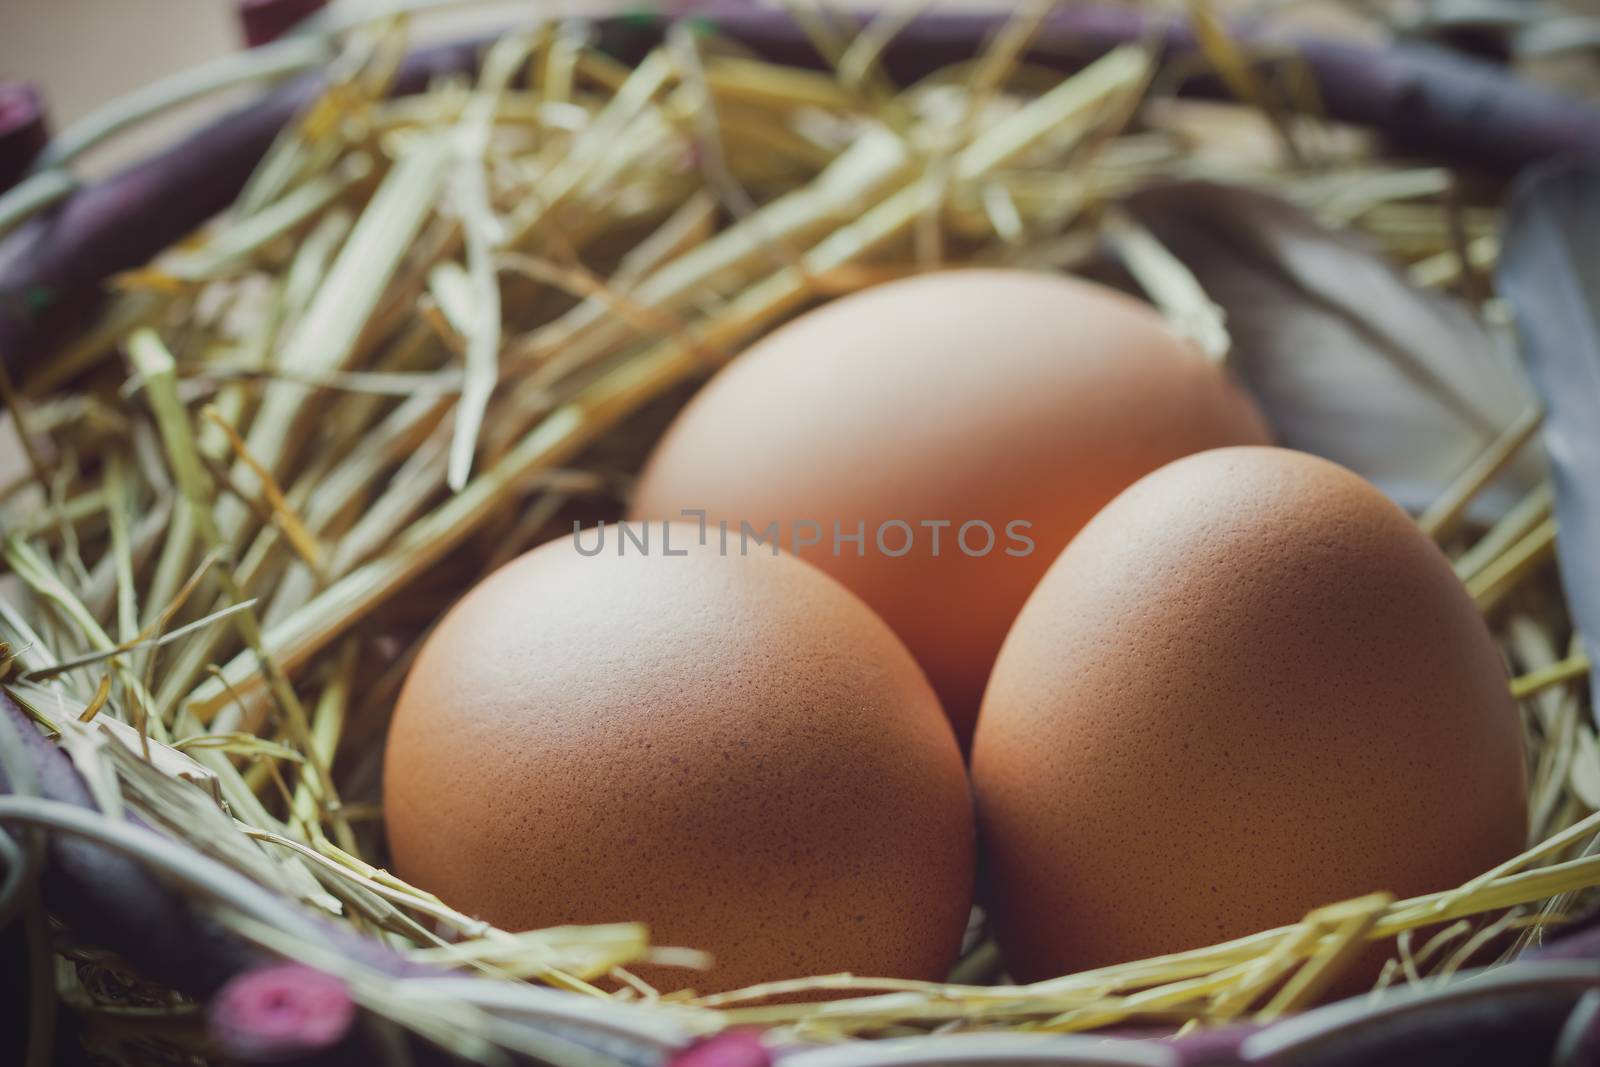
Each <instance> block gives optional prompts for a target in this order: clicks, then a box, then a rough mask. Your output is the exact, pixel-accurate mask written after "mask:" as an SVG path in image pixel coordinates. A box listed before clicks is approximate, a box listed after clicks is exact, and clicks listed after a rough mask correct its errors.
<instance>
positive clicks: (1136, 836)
mask: <svg viewBox="0 0 1600 1067" xmlns="http://www.w3.org/2000/svg"><path fill="white" fill-rule="evenodd" d="M972 773H973V780H974V788H975V791H976V795H977V801H978V808H979V826H980V837H981V839H982V841H983V849H984V863H983V866H984V870H985V873H984V876H983V877H984V883H985V894H986V897H987V900H988V902H989V904H990V908H991V912H992V918H993V921H994V927H995V931H996V934H997V938H998V941H999V944H1000V946H1001V948H1002V951H1003V954H1004V956H1005V959H1006V962H1007V964H1008V966H1009V968H1010V969H1011V971H1012V973H1013V974H1014V975H1015V976H1016V977H1017V978H1018V979H1021V980H1035V979H1043V978H1047V977H1051V976H1054V975H1058V974H1064V973H1068V972H1073V971H1078V970H1082V969H1085V968H1092V967H1098V966H1102V965H1106V964H1111V963H1116V962H1120V961H1124V960H1131V959H1139V958H1143V957H1146V956H1152V955H1157V954H1160V953H1167V952H1175V951H1179V950H1183V949H1189V948H1195V947H1199V946H1202V945H1207V944H1211V943H1213V942H1217V941H1223V940H1226V939H1229V938H1233V937H1239V936H1242V935H1245V934H1248V933H1251V932H1253V931H1256V930H1261V929H1265V928H1268V927H1273V926H1278V925H1281V924H1284V923H1290V922H1294V921H1297V920H1298V919H1300V918H1301V917H1302V916H1303V915H1304V914H1305V913H1306V912H1307V911H1309V910H1310V909H1312V908H1315V907H1318V906H1320V905H1323V904H1328V903H1331V902H1334V901H1338V900H1341V899H1345V898H1349V897H1354V896H1359V895H1362V894H1365V893H1370V892H1373V891H1377V890H1388V891H1390V892H1392V893H1394V894H1395V895H1396V896H1398V897H1400V898H1405V897H1409V896H1413V895H1417V894H1421V893H1427V892H1432V891H1436V890H1442V889H1447V888H1450V887H1453V886H1455V885H1458V884H1460V883H1461V882H1464V881H1466V880H1467V879H1469V878H1471V877H1473V876H1475V875H1477V874H1480V873H1482V872H1483V871H1485V870H1487V869H1488V868H1489V867H1491V866H1493V865H1494V864H1496V863H1499V862H1500V861H1502V860H1504V859H1506V858H1508V857H1510V856H1512V855H1514V854H1516V853H1517V852H1518V851H1519V850H1520V849H1521V848H1522V847H1523V838H1524V834H1525V832H1526V829H1525V828H1526V823H1527V812H1526V798H1525V790H1526V782H1525V778H1524V775H1525V770H1524V766H1523V750H1522V735H1521V728H1520V724H1519V721H1518V717H1517V714H1516V709H1515V707H1514V706H1513V704H1512V701H1511V699H1510V696H1509V694H1508V691H1507V685H1506V677H1505V673H1504V669H1503V667H1502V664H1501V660H1500V656H1499V654H1498V652H1497V650H1496V648H1495V646H1494V644H1493V642H1492V640H1491V638H1490V636H1489V633H1488V630H1487V629H1486V627H1485V625H1484V623H1483V620H1482V619H1481V618H1480V616H1479V614H1478V612H1477V610H1476V608H1475V607H1474V605H1473V603H1472V601H1471V599H1470V598H1469V597H1468V596H1467V594H1466V593H1465V591H1464V590H1463V589H1462V587H1461V584H1460V582H1459V581H1457V579H1456V577H1455V575H1454V573H1453V572H1452V570H1451V568H1450V565H1449V563H1448V562H1447V561H1446V559H1445V557H1444V556H1443V554H1441V553H1440V551H1439V550H1438V548H1437V547H1435V546H1434V544H1433V543H1432V542H1431V541H1430V540H1429V539H1428V538H1427V537H1426V536H1424V535H1423V534H1422V533H1421V531H1420V530H1419V529H1418V528H1417V526H1416V525H1415V524H1414V523H1413V522H1412V521H1411V520H1410V519H1409V518H1408V517H1407V516H1406V515H1405V514H1404V513H1403V512H1402V511H1401V510H1400V509H1399V508H1398V507H1396V506H1395V505H1394V504H1393V503H1391V502H1390V501H1389V500H1388V499H1387V498H1386V497H1384V496H1383V495H1382V494H1381V493H1380V492H1379V491H1378V490H1377V489H1375V488H1373V487H1372V486H1371V485H1370V484H1369V483H1367V482H1366V481H1364V480H1362V479H1361V478H1359V477H1357V476H1356V475H1354V474H1352V473H1350V472H1349V471H1347V470H1345V469H1344V468H1342V467H1339V466H1337V465H1335V464H1333V463H1329V462H1327V461H1325V460H1321V459H1317V458H1314V457H1312V456H1308V455H1305V454H1302V453H1297V452H1290V451H1285V450H1281V449H1274V448H1228V449H1219V450H1216V451H1212V452H1206V453H1202V454H1200V455H1196V456H1192V457H1189V458H1187V459H1182V460H1179V461H1177V462H1175V463H1172V464H1170V465H1168V466H1166V467H1163V468H1162V469H1161V470H1159V471H1157V472H1155V473H1154V474H1151V475H1149V476H1148V477H1146V478H1144V479H1142V480H1141V481H1139V482H1138V483H1136V484H1135V485H1134V486H1132V487H1131V488H1130V489H1128V490H1127V491H1126V492H1124V493H1123V494H1121V495H1120V496H1119V497H1118V498H1117V499H1116V500H1114V501H1113V502H1112V503H1111V504H1110V505H1108V506H1107V507H1106V508H1105V510H1104V511H1102V512H1101V513H1100V514H1099V515H1098V516H1097V517H1096V518H1095V519H1094V520H1093V521H1092V522H1091V523H1089V525H1088V526H1086V527H1085V528H1084V530H1083V532H1082V533H1080V534H1079V535H1078V537H1077V538H1076V539H1075V540H1074V541H1073V542H1072V544H1071V545H1070V546H1069V547H1068V548H1067V550H1066V551H1065V552H1064V553H1062V555H1061V557H1060V559H1058V560H1057V561H1056V563H1055V564H1054V565H1053V566H1052V567H1051V568H1050V571H1049V573H1048V574H1046V575H1045V577H1044V579H1043V581H1041V582H1040V584H1039V587H1038V588H1037V589H1036V590H1035V591H1034V593H1033V595H1032V597H1031V598H1029V600H1028V603H1027V605H1026V606H1025V607H1024V608H1023V610H1022V612H1021V614H1020V615H1019V617H1018V618H1017V621H1016V625H1015V626H1014V627H1013V628H1012V630H1011V633H1010V635H1009V637H1008V638H1007V639H1006V643H1005V647H1004V649H1003V650H1002V652H1001V654H1000V657H999V660H998V662H997V663H996V666H995V671H994V677H993V679H992V681H991V682H990V685H989V690H988V692H987V694H986V695H985V698H984V704H983V710H982V714H981V715H980V718H979V722H978V730H977V735H976V738H975V742H974V747H973V753H972Z"/></svg>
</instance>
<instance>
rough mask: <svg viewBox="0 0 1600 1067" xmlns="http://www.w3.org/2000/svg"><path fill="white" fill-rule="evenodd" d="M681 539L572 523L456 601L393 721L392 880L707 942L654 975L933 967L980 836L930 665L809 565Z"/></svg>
mask: <svg viewBox="0 0 1600 1067" xmlns="http://www.w3.org/2000/svg"><path fill="white" fill-rule="evenodd" d="M636 529H637V528H636ZM696 534H697V531H696V530H695V529H694V528H693V527H689V526H680V527H674V528H673V530H672V539H673V540H672V544H671V546H670V547H671V549H672V551H673V552H678V551H680V550H684V549H687V550H688V555H686V556H667V555H665V554H664V547H665V546H664V545H663V544H662V541H661V538H662V527H661V526H660V524H651V526H650V528H649V536H650V537H651V538H652V540H651V549H652V551H651V554H650V555H648V556H645V555H641V554H639V553H638V552H637V551H636V550H635V549H634V548H633V546H632V543H631V542H630V543H629V548H628V552H627V554H626V555H623V556H620V557H619V556H618V555H617V531H616V530H615V529H614V528H607V530H606V536H607V540H606V542H605V550H604V552H602V553H601V554H600V555H597V556H593V557H585V556H582V555H580V554H579V553H578V552H577V550H576V548H575V545H574V542H573V540H572V539H571V538H563V539H561V540H559V541H555V542H552V543H550V544H547V545H545V546H543V547H541V548H538V549H536V550H534V551H532V552H530V553H528V554H527V555H524V556H522V557H520V558H519V559H517V560H515V561H514V562H512V563H510V564H508V565H506V566H505V567H504V568H502V569H501V570H499V571H497V572H495V573H494V574H493V575H492V576H490V577H489V578H488V579H487V580H485V581H484V582H483V583H482V584H480V585H479V586H478V587H476V588H475V589H473V590H472V591H471V592H470V593H469V594H468V595H467V596H466V597H465V598H464V599H463V600H462V601H461V602H460V603H459V604H458V605H457V606H456V607H455V608H454V609H452V610H451V611H450V612H449V614H448V615H446V617H445V618H444V619H443V621H442V622H441V623H440V624H439V627H438V628H437V630H436V631H435V632H434V633H433V634H432V635H431V636H430V637H429V639H428V640H427V643H426V644H425V645H424V647H423V649H422V651H421V653H420V654H419V656H418V658H417V662H416V664H415V665H414V666H413V667H412V670H411V673H410V675H409V676H408V678H407V680H406V684H405V687H404V690H403V692H402V693H401V696H400V701H399V705H398V707H397V709H396V711H395V718H394V724H393V727H392V729H391V731H390V735H389V747H388V752H387V757H386V764H385V790H384V807H385V814H386V817H387V822H388V833H389V841H390V844H391V847H392V850H393V854H394V862H395V866H396V869H397V870H398V872H399V873H400V874H401V875H402V876H403V877H405V878H407V879H409V880H412V881H414V882H415V883H416V884H418V885H420V886H421V887H423V888H424V889H427V890H429V891H431V892H434V893H437V894H438V895H439V896H441V897H442V898H443V899H444V900H445V901H447V902H448V903H449V904H451V905H452V906H454V907H456V908H458V909H461V910H463V911H465V912H467V913H468V914H472V915H477V916H481V917H483V918H484V919H487V920H489V921H490V922H492V923H494V924H496V925H498V926H500V927H503V928H506V929H510V930H524V929H531V928H536V927H544V926H551V925H557V924H563V923H599V922H620V921H634V920H642V921H645V922H647V923H649V924H650V928H651V933H652V937H653V939H654V942H655V943H656V944H661V945H679V946H688V947H692V948H698V949H703V950H706V951H709V952H711V953H713V954H714V955H715V958H716V965H715V969H714V970H712V971H710V972H709V973H707V972H698V971H686V970H669V969H658V968H648V967H647V968H644V970H643V973H644V974H645V975H646V976H647V977H648V979H649V980H650V981H652V982H654V983H656V984H657V985H658V986H659V987H661V988H663V989H668V990H670V989H676V988H680V987H685V986H689V987H693V988H695V989H698V990H701V991H715V990H725V989H730V988H735V987H740V986H744V985H747V984H751V983H754V982H760V981H768V980H774V979H779V978H789V977H798V976H802V975H809V974H818V973H830V972H835V971H853V972H855V973H858V974H866V975H890V976H898V977H905V978H922V979H937V978H942V977H943V976H944V974H945V972H946V970H947V969H948V968H949V966H950V964H951V963H952V961H953V960H954V957H955V953H956V952H957V950H958V948H959V943H960V940H961V936H962V933H963V929H964V927H965V923H966V919H967V915H968V911H969V908H970V906H971V900H972V878H973V871H972V868H973V827H972V812H971V804H970V797H969V791H968V787H967V782H966V778H965V775H964V773H963V768H962V763H961V757H960V753H959V750H958V748H957V746H956V742H955V738H954V736H953V735H952V733H951V731H950V728H949V726H948V725H947V723H946V722H945V720H944V717H943V715H942V714H941V712H940V709H939V705H938V702H937V700H936V698H935V697H934V694H933V691H932V690H931V689H930V687H929V685H928V683H927V680H926V679H925V678H924V676H923V674H922V672H921V671H920V669H919V668H918V667H917V664H916V662H915V661H914V660H913V659H912V658H911V655H910V654H909V653H908V652H907V651H906V650H905V648H904V646H903V645H901V643H900V642H899V641H898V640H897V639H896V638H895V636H894V634H893V633H892V632H891V631H890V630H889V628H888V626H886V625H885V624H884V623H883V621H882V620H881V619H879V618H878V617H877V616H876V615H874V614H873V613H872V611H871V610H870V609H868V608H867V607H866V606H865V605H864V604H862V603H861V601H860V600H858V599H857V598H856V597H855V596H853V595H852V594H851V593H850V592H848V591H847V590H846V589H844V587H842V586H841V585H839V584H838V583H837V582H835V581H833V580H832V579H831V578H828V577H827V576H826V575H824V574H822V573H821V572H820V571H818V570H816V569H815V568H814V567H812V566H811V565H809V564H807V563H804V562H802V561H800V560H797V559H795V558H793V557H790V556H787V555H782V556H777V557H774V556H770V555H766V554H765V553H758V554H752V555H750V556H746V557H741V556H739V555H737V554H734V555H731V556H722V555H719V554H718V552H717V550H716V546H715V542H714V541H713V542H712V543H711V544H710V545H709V546H708V547H704V548H702V547H700V546H699V545H698V544H697V538H696ZM595 536H596V534H595V532H594V531H592V530H591V531H587V532H586V533H585V534H584V535H583V538H584V541H583V543H584V544H585V545H586V546H588V547H591V548H592V547H593V544H594V539H595Z"/></svg>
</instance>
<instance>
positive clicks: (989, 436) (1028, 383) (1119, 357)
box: [632, 270, 1268, 744]
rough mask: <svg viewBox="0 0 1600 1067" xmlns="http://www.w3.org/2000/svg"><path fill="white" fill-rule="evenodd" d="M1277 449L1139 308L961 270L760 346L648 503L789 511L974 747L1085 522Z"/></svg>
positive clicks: (787, 538) (646, 480) (674, 451)
mask: <svg viewBox="0 0 1600 1067" xmlns="http://www.w3.org/2000/svg"><path fill="white" fill-rule="evenodd" d="M1267 440H1268V431H1267V428H1266V426H1265V424H1264V423H1263V421H1262V419H1261V417H1260V415H1259V414H1258V413H1257V412H1256V410H1255V407H1254V405H1253V404H1252V403H1251V402H1250V401H1249V400H1248V398H1247V397H1246V396H1245V395H1244V394H1243V393H1241V392H1240V391H1239V390H1237V389H1236V388H1235V387H1234V386H1233V385H1232V384H1231V383H1230V381H1229V380H1228V379H1227V377H1226V376H1225V375H1224V374H1223V373H1222V372H1221V371H1219V370H1218V369H1217V368H1216V367H1215V366H1214V365H1213V364H1211V363H1210V362H1208V361H1207V360H1205V359H1204V358H1202V357H1201V356H1200V355H1199V354H1198V353H1197V352H1195V351H1194V350H1193V349H1191V348H1190V347H1189V346H1188V345H1187V344H1185V343H1184V342H1182V341H1180V340H1179V339H1178V338H1177V337H1176V336H1175V335H1173V334H1172V333H1171V332H1170V331H1168V329H1167V328H1166V326H1165V324H1164V323H1163V322H1162V320H1161V318H1160V317H1159V316H1158V315H1157V314H1156V313H1155V312H1154V311H1152V310H1151V309H1150V308H1149V307H1147V306H1145V305H1143V304H1141V303H1139V302H1138V301H1136V300H1133V299H1131V298H1130V297H1127V296H1124V295H1122V294H1121V293H1118V292H1115V291H1113V290H1111V289H1107V288H1105V287H1102V286H1099V285H1094V284H1091V283H1088V282H1084V281H1079V280H1075V279H1071V278H1066V277H1061V276H1058V275H1049V274H1042V273H1034V272H1027V271H1015V270H952V271H945V272H940V273H934V274H928V275H923V276H920V277H916V278H912V279H908V280H904V281H897V282H892V283H889V284H886V285H880V286H877V287H875V288H872V289H868V290H865V291H863V292H861V293H857V294H855V295H853V296H849V297H846V298H844V299H841V300H836V301H834V302H833V303H830V304H827V305H825V306H824V307H822V308H820V309H818V310H816V311H813V312H811V313H810V314H807V315H804V316H802V317H801V318H799V319H796V320H795V321H793V322H792V323H789V324H788V325H786V326H784V327H783V328H781V329H779V330H778V331H777V332H776V333H774V334H772V335H771V336H770V337H768V338H766V339H765V340H763V341H761V342H759V343H758V344H756V345H755V346H753V347H752V348H751V349H750V350H749V351H747V352H745V353H744V354H743V355H741V356H740V357H739V358H738V359H737V360H735V361H734V362H733V363H731V364H730V365H729V366H728V367H727V368H726V369H725V370H723V371H722V372H721V373H720V374H719V375H717V377H716V378H715V379H713V380H712V381H711V382H710V384H708V385H707V386H706V387H705V388H704V389H703V390H702V391H701V392H700V393H699V395H698V396H696V397H695V399H694V400H693V401H692V402H691V403H690V404H689V406H688V407H687V408H686V409H685V410H684V411H683V413H682V414H681V415H680V417H679V418H678V420H677V422H676V423H674V425H673V426H672V428H671V429H670V430H669V431H668V432H667V434H666V436H665V437H664V439H663V440H662V442H661V444H660V446H659V447H658V449H657V451H656V453H655V455H654V456H653V457H652V459H651V461H650V463H649V464H648V466H647V467H646V469H645V471H644V474H643V476H642V478H641V480H640V483H639V486H638V489H637V492H636V494H635V496H634V501H633V508H632V514H633V515H634V516H635V517H639V518H678V517H680V513H681V512H682V511H683V509H692V510H702V511H704V512H706V514H707V516H708V520H709V522H711V523H713V524H715V523H717V522H718V521H719V520H726V521H728V522H729V523H730V529H731V530H732V531H733V532H734V533H737V532H738V531H739V529H740V524H741V522H748V523H749V524H750V527H751V529H752V530H753V531H761V530H765V529H767V528H768V527H769V524H770V523H772V522H773V521H774V520H776V521H777V522H778V523H779V533H780V534H781V536H782V537H783V544H784V547H786V548H791V549H793V550H795V551H797V553H798V554H800V555H801V556H802V557H803V558H804V559H806V560H809V561H810V562H812V563H815V564H816V565H817V566H819V567H821V568H822V569H823V570H825V571H827V572H828V573H829V574H831V575H833V576H834V577H835V578H837V579H839V580H840V581H841V582H843V583H844V584H845V585H846V586H848V587H849V588H850V589H852V590H854V591H855V592H856V593H857V594H858V595H860V596H861V598H862V599H863V600H865V601H866V602H867V603H868V604H870V605H871V606H872V607H873V608H875V609H876V610H877V611H878V613H879V614H880V615H882V616H883V618H884V620H885V621H887V622H888V623H889V625H890V626H892V627H894V630H895V632H896V633H898V634H899V635H900V637H901V638H902V639H903V640H904V641H905V643H906V645H907V647H909V648H910V649H911V652H912V654H913V655H915V656H916V657H917V659H918V661H919V662H920V663H921V664H922V667H923V669H924V670H925V671H927V673H928V677H929V679H930V680H931V681H932V682H933V687H934V689H935V690H936V691H937V692H938V694H939V697H940V699H941V700H942V701H943V703H944V707H945V711H946V713H947V714H948V715H949V716H950V719H951V722H952V724H953V725H954V726H955V728H956V733H957V735H958V736H959V737H960V738H961V739H962V742H963V744H965V743H966V740H967V738H968V737H970V735H971V731H972V722H973V719H974V718H975V717H976V715H977V711H978V704H979V701H980V700H981V698H982V695H983V686H984V682H985V681H986V680H987V678H988V676H989V669H990V667H991V666H992V664H993V662H994V657H995V654H996V653H997V652H998V651H999V649H1000V643H1001V641H1003V640H1004V639H1005V634H1006V630H1007V629H1008V628H1009V627H1010V625H1011V621H1012V619H1013V618H1015V616H1016V613H1017V611H1018V610H1019V609H1020V608H1021V607H1022V602H1023V601H1024V600H1026V599H1027V596H1028V593H1029V592H1030V591H1031V590H1032V589H1033V587H1034V585H1035V584H1036V583H1037V582H1038V580H1039V578H1040V576H1041V575H1043V574H1044V571H1045V568H1046V567H1048V566H1049V565H1050V562H1051V560H1053V559H1054V558H1055V556H1056V554H1057V553H1058V552H1059V551H1060V550H1061V548H1062V547H1063V546H1065V545H1066V543H1067V542H1068V541H1069V540H1070V539H1071V538H1072V535H1073V534H1075V533H1077V531H1078V529H1079V528H1080V527H1081V526H1082V525H1083V524H1084V523H1085V522H1087V521H1088V520H1089V519H1090V517H1091V516H1093V515H1094V513H1095V512H1096V511H1098V510H1099V509H1100V508H1101V507H1102V506H1103V505H1104V504H1105V503H1106V502H1107V501H1109V500H1110V499H1111V498H1112V497H1113V496H1115V495H1116V494H1117V493H1119V492H1121V491H1122V490H1123V489H1124V488H1126V487H1127V486H1128V485H1130V484H1131V483H1132V482H1133V481H1135V480H1136V479H1138V478H1139V477H1141V476H1143V475H1145V474H1147V473H1149V472H1150V471H1152V470H1154V469H1155V468H1157V467H1159V466H1161V465H1162V464H1163V463H1166V462H1168V461H1170V460H1173V459H1177V458H1178V457H1180V456H1184V455H1188V454H1189V453H1191V452H1196V451H1200V450H1202V449H1206V448H1213V447H1217V446H1221V445H1228V444H1260V443H1266V442H1267ZM939 523H945V524H947V525H944V526H940V525H937V524H939ZM835 524H837V526H836V525H835ZM886 524H887V525H886ZM968 524H972V525H968ZM1014 524H1016V525H1014ZM964 527H965V529H964ZM836 530H837V531H838V532H839V533H841V534H843V535H845V536H846V537H848V536H849V535H851V534H855V533H861V534H862V535H863V537H862V541H861V542H860V543H856V542H853V541H848V540H843V539H840V540H839V541H837V542H836V541H835V538H834V534H835V531H836ZM813 538H815V540H816V542H817V543H815V544H811V545H806V544H803V543H802V542H804V541H808V540H812V539H813Z"/></svg>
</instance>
